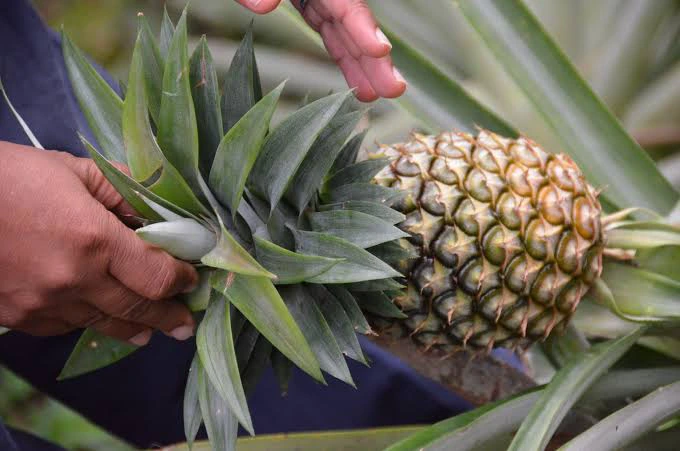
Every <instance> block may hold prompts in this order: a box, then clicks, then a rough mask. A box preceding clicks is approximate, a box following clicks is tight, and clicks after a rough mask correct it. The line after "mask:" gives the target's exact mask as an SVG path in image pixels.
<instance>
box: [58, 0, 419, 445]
mask: <svg viewBox="0 0 680 451" xmlns="http://www.w3.org/2000/svg"><path fill="white" fill-rule="evenodd" d="M138 25H139V27H138V35H137V40H136V43H135V47H134V52H133V56H132V62H131V65H130V71H129V78H128V82H127V84H126V85H125V86H124V87H123V92H124V95H123V96H122V97H121V96H119V95H118V94H117V93H116V92H115V91H114V90H113V89H112V88H111V87H110V86H109V85H108V84H107V83H106V82H105V81H104V80H103V79H102V78H101V77H100V76H99V74H98V73H97V71H96V70H95V69H94V68H93V67H92V65H91V64H90V63H89V62H88V60H87V59H86V58H85V56H84V55H83V54H82V53H81V52H80V51H79V50H78V49H77V48H76V46H75V45H74V44H73V43H72V42H71V41H70V40H69V38H68V36H66V35H65V34H63V53H64V58H65V61H66V66H67V69H68V73H69V76H70V79H71V82H72V85H73V88H74V91H75V94H76V97H77V99H78V101H79V103H80V106H81V108H82V110H83V112H84V114H85V117H86V119H87V122H88V124H89V126H90V128H91V129H92V132H93V134H94V136H95V137H96V139H97V141H98V147H95V145H93V144H92V143H90V142H88V141H87V140H86V139H85V138H84V137H83V136H81V140H82V142H83V143H84V145H85V147H86V148H87V150H88V151H89V153H90V155H91V156H92V158H93V160H94V162H95V163H96V164H97V166H98V167H99V168H100V169H101V171H102V172H103V174H104V175H105V176H106V178H107V179H108V180H109V181H110V182H111V183H112V184H113V185H114V187H115V188H116V189H117V190H118V191H119V192H120V194H121V195H122V196H123V197H124V198H125V199H126V201H127V202H128V203H130V204H131V205H132V206H133V207H134V208H135V209H136V210H137V212H138V213H139V215H140V216H141V218H140V219H141V220H142V223H143V224H144V226H143V227H141V228H139V229H138V230H137V233H138V235H139V236H140V237H141V238H142V239H144V240H146V241H148V242H150V243H152V244H154V245H156V246H158V247H161V248H163V249H165V250H167V251H168V252H169V253H171V254H172V255H174V256H176V257H178V258H181V259H184V260H187V261H190V262H192V263H194V264H195V265H196V267H197V269H198V271H199V274H200V284H199V287H198V288H197V289H196V290H195V291H194V292H193V293H191V294H188V295H186V296H185V298H184V301H185V303H186V304H187V306H189V308H190V309H191V310H192V311H194V312H195V314H196V317H197V319H198V320H199V321H200V325H199V326H198V329H197V332H196V346H197V352H196V355H195V357H194V360H193V363H192V365H191V370H190V373H189V377H188V380H187V386H186V392H185V400H184V420H185V432H186V438H187V440H188V441H189V443H191V442H192V441H193V440H194V438H195V436H196V433H197V430H198V427H199V426H200V424H201V422H204V423H205V425H206V428H207V431H208V435H209V437H210V439H211V441H213V445H214V446H215V447H216V448H218V449H223V448H225V446H229V444H230V443H231V444H233V441H234V440H235V439H236V426H237V423H240V424H241V425H242V426H243V427H244V428H245V429H246V430H247V431H249V432H250V433H253V425H252V420H251V417H250V413H249V410H248V405H247V402H246V393H247V392H248V391H249V390H251V389H252V388H253V387H254V386H255V383H256V382H257V380H258V378H259V375H260V374H261V373H262V371H263V370H264V369H265V367H266V366H267V364H268V363H269V362H270V361H271V363H272V365H273V366H274V369H275V372H276V374H277V375H278V376H279V378H280V382H281V386H282V389H283V390H285V387H286V385H287V383H288V378H289V377H290V368H291V366H292V364H294V365H296V366H298V367H299V368H301V369H302V370H303V371H305V372H306V373H307V374H309V375H311V376H312V377H313V378H315V379H317V380H318V381H320V382H324V378H323V375H322V370H323V371H325V372H327V373H328V374H330V375H332V376H334V377H336V378H338V379H341V380H343V381H345V382H347V383H349V384H353V382H352V377H351V375H350V373H349V369H348V367H347V364H346V362H345V359H344V356H345V355H346V356H348V357H350V358H352V359H355V360H358V361H360V362H362V363H364V364H367V362H366V358H365V356H364V355H363V353H362V350H361V347H360V345H359V342H358V340H357V337H356V333H357V332H360V333H370V332H371V330H370V327H369V325H368V323H367V322H366V319H365V318H364V316H363V314H362V312H361V309H362V308H364V309H366V310H368V311H373V312H379V313H380V314H381V315H383V316H392V317H403V314H402V313H401V312H400V311H399V309H398V308H397V307H395V306H394V305H393V304H392V303H391V301H390V298H389V297H388V296H387V295H386V294H384V292H385V291H387V292H390V291H392V290H398V289H400V288H401V287H402V286H401V285H400V284H399V283H397V282H396V281H395V280H394V279H393V277H399V276H400V274H399V273H398V272H397V271H396V270H394V269H393V268H392V267H391V266H390V265H389V264H387V263H385V262H384V261H383V258H385V259H387V258H388V257H390V258H403V257H404V256H403V255H402V253H403V251H402V250H401V248H400V247H399V246H398V245H397V244H396V243H395V240H398V239H400V238H402V237H404V236H406V233H404V232H402V231H401V230H399V229H398V228H396V227H395V226H394V224H396V223H398V222H401V221H402V220H403V219H404V216H403V215H402V214H400V213H398V212H396V211H394V210H392V209H391V208H390V207H389V204H390V202H391V200H392V199H394V198H395V197H396V196H397V195H398V193H397V192H396V191H395V190H393V189H390V188H385V187H381V186H378V185H375V184H371V183H370V182H371V180H372V178H373V176H374V175H375V174H376V173H377V172H378V171H380V170H381V169H382V167H384V166H385V164H387V161H386V160H384V159H381V160H371V161H364V162H360V163H355V160H356V157H357V153H358V151H359V148H360V146H361V142H362V138H363V134H358V135H356V136H352V133H353V131H354V129H355V128H356V127H357V125H358V122H359V120H360V118H361V117H362V114H363V112H362V111H360V110H359V109H358V108H357V106H356V105H355V102H354V100H353V98H352V95H351V92H343V93H337V94H332V95H329V96H327V97H324V98H321V99H319V100H316V101H314V102H311V103H308V104H305V105H303V106H302V107H300V108H299V109H298V110H297V111H295V112H294V113H292V114H291V115H289V116H288V117H286V118H285V119H283V120H282V121H281V122H280V123H278V124H277V125H275V126H272V124H271V121H272V116H273V114H274V112H275V110H276V106H277V103H278V100H279V98H280V96H281V93H282V90H283V85H284V84H283V83H282V84H281V85H279V86H278V87H276V88H275V89H273V90H272V91H270V92H269V93H266V94H264V93H263V91H262V87H261V85H260V78H259V74H258V70H257V63H256V60H255V56H254V52H253V37H252V31H251V30H249V31H248V32H247V33H246V35H245V37H244V38H243V40H242V42H241V45H240V47H239V48H238V50H237V52H236V54H235V55H234V57H233V60H232V62H231V66H230V67H229V70H228V72H227V74H226V77H225V79H224V83H223V84H222V87H221V89H220V86H219V85H218V81H217V79H218V77H217V74H216V71H215V68H214V66H213V60H212V57H211V54H210V50H209V48H208V45H207V41H206V39H205V37H203V38H202V39H201V40H200V42H199V43H198V45H197V47H196V49H195V50H194V52H193V54H191V56H189V51H188V45H187V25H186V10H185V11H184V12H183V14H182V16H181V18H180V19H179V22H178V23H177V26H176V27H175V26H174V25H173V23H172V21H171V20H170V18H169V17H168V15H167V12H166V14H165V16H164V19H163V23H162V26H161V33H160V41H158V40H157V39H156V37H155V36H154V35H153V33H152V31H151V28H150V26H149V23H148V22H147V20H146V18H145V17H144V16H143V15H142V14H139V17H138ZM114 162H119V163H125V164H127V165H128V167H129V169H130V176H128V175H126V174H125V173H123V172H121V171H120V170H119V169H118V168H117V167H116V166H115V165H114V164H113V163H114ZM367 293H371V295H370V296H368V295H366V294H367ZM135 349H136V348H135V347H134V346H132V345H130V344H127V343H121V342H118V341H116V340H114V339H111V338H108V337H106V336H101V335H99V334H98V333H96V332H95V331H93V330H86V331H85V332H84V334H83V335H82V336H81V338H80V340H79V342H78V343H77V345H76V347H75V349H74V350H73V352H72V354H71V356H70V357H69V359H68V361H67V362H66V365H65V367H64V369H63V371H62V373H61V375H60V378H68V377H73V376H77V375H80V374H83V373H85V372H88V371H92V370H95V369H97V368H100V367H103V366H106V365H109V364H111V363H113V362H115V361H117V360H119V359H120V358H123V357H125V356H126V355H128V354H129V353H131V352H133V351H134V350H135Z"/></svg>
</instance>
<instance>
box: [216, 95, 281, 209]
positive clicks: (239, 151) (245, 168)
mask: <svg viewBox="0 0 680 451" xmlns="http://www.w3.org/2000/svg"><path fill="white" fill-rule="evenodd" d="M282 90H283V83H282V84H280V85H279V86H278V87H277V88H276V89H274V90H273V91H272V92H270V93H269V94H267V95H266V96H265V97H264V98H262V100H260V101H259V102H258V103H257V104H256V105H255V106H254V107H253V108H251V109H250V110H249V111H248V112H246V113H245V114H244V115H243V116H242V117H241V119H239V120H238V122H236V123H235V124H233V126H232V127H230V128H229V131H228V132H227V134H226V135H225V136H224V138H223V139H222V141H221V142H220V143H219V147H218V148H217V151H216V153H215V158H214V162H213V163H212V168H211V170H210V178H209V182H210V187H211V188H212V189H213V190H214V192H215V196H216V197H217V198H218V199H219V200H220V201H221V202H222V203H223V204H224V205H226V206H227V207H229V209H230V210H231V211H232V213H234V214H235V212H236V210H237V209H238V206H239V204H240V202H241V197H242V196H243V190H244V188H245V185H246V180H247V179H248V175H249V174H250V171H251V169H252V168H253V165H254V164H255V160H256V159H257V157H258V155H259V154H260V150H261V149H262V143H263V142H264V138H265V135H266V134H267V131H268V129H269V121H270V120H271V118H272V115H273V114H274V110H275V109H276V105H277V103H278V100H279V96H280V95H281V91H282Z"/></svg>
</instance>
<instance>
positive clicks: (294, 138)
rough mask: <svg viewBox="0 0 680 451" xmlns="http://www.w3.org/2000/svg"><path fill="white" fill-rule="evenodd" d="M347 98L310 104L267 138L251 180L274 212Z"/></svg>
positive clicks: (337, 95)
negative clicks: (305, 159) (322, 133)
mask: <svg viewBox="0 0 680 451" xmlns="http://www.w3.org/2000/svg"><path fill="white" fill-rule="evenodd" d="M348 95H349V94H348V93H339V94H334V95H331V96H328V97H324V98H322V99H319V100H317V101H315V102H312V103H310V104H309V105H307V106H305V107H303V108H301V109H299V110H298V111H296V112H295V113H293V114H291V115H290V116H289V117H287V118H286V119H285V120H284V121H283V122H282V123H281V124H279V125H278V126H277V127H276V128H275V129H274V130H273V131H272V132H271V134H270V135H269V136H268V137H267V140H266V141H265V143H264V147H263V149H262V152H261V153H260V155H259V157H258V159H257V161H256V162H255V166H254V167H253V170H252V172H251V173H250V179H249V180H250V184H251V185H252V188H253V189H254V191H255V192H256V193H257V194H259V195H261V196H262V197H263V198H264V199H266V200H267V201H268V202H269V205H270V209H271V210H273V209H274V208H275V207H276V206H277V204H278V203H279V200H280V199H281V196H283V193H284V192H285V190H286V189H287V188H288V185H289V184H290V182H291V180H292V179H293V176H294V174H295V172H296V171H297V169H298V167H299V166H300V164H301V163H302V161H303V160H304V158H305V156H306V155H307V153H308V152H309V150H310V148H311V146H312V144H313V143H314V141H315V140H316V138H317V137H318V136H319V134H320V133H321V131H322V130H324V129H325V128H326V126H327V125H328V123H329V122H330V120H331V119H332V118H333V116H335V113H336V112H337V111H338V109H339V108H340V106H341V105H342V104H343V102H344V101H345V99H346V98H347V96H348Z"/></svg>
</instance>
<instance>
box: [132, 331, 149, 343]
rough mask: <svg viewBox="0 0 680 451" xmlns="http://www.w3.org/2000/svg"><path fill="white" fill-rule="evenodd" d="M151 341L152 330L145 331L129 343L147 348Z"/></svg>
mask: <svg viewBox="0 0 680 451" xmlns="http://www.w3.org/2000/svg"><path fill="white" fill-rule="evenodd" d="M149 340H151V329H146V330H143V331H142V332H140V333H138V334H137V335H135V336H134V337H132V338H130V339H129V340H128V341H129V342H130V343H132V344H133V345H135V346H145V345H146V344H147V343H149Z"/></svg>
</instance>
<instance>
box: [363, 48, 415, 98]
mask: <svg viewBox="0 0 680 451" xmlns="http://www.w3.org/2000/svg"><path fill="white" fill-rule="evenodd" d="M359 64H360V65H361V68H362V69H363V71H364V74H365V75H366V77H367V78H368V79H369V80H370V82H371V86H373V89H374V90H375V92H376V94H378V95H379V96H380V97H386V98H394V97H399V96H400V95H402V94H403V93H404V91H406V81H405V80H404V78H403V77H402V76H401V74H400V73H399V71H398V70H397V69H396V68H395V67H394V66H393V65H392V59H391V58H390V57H389V56H386V57H383V58H369V57H367V56H364V57H362V58H360V59H359Z"/></svg>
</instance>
